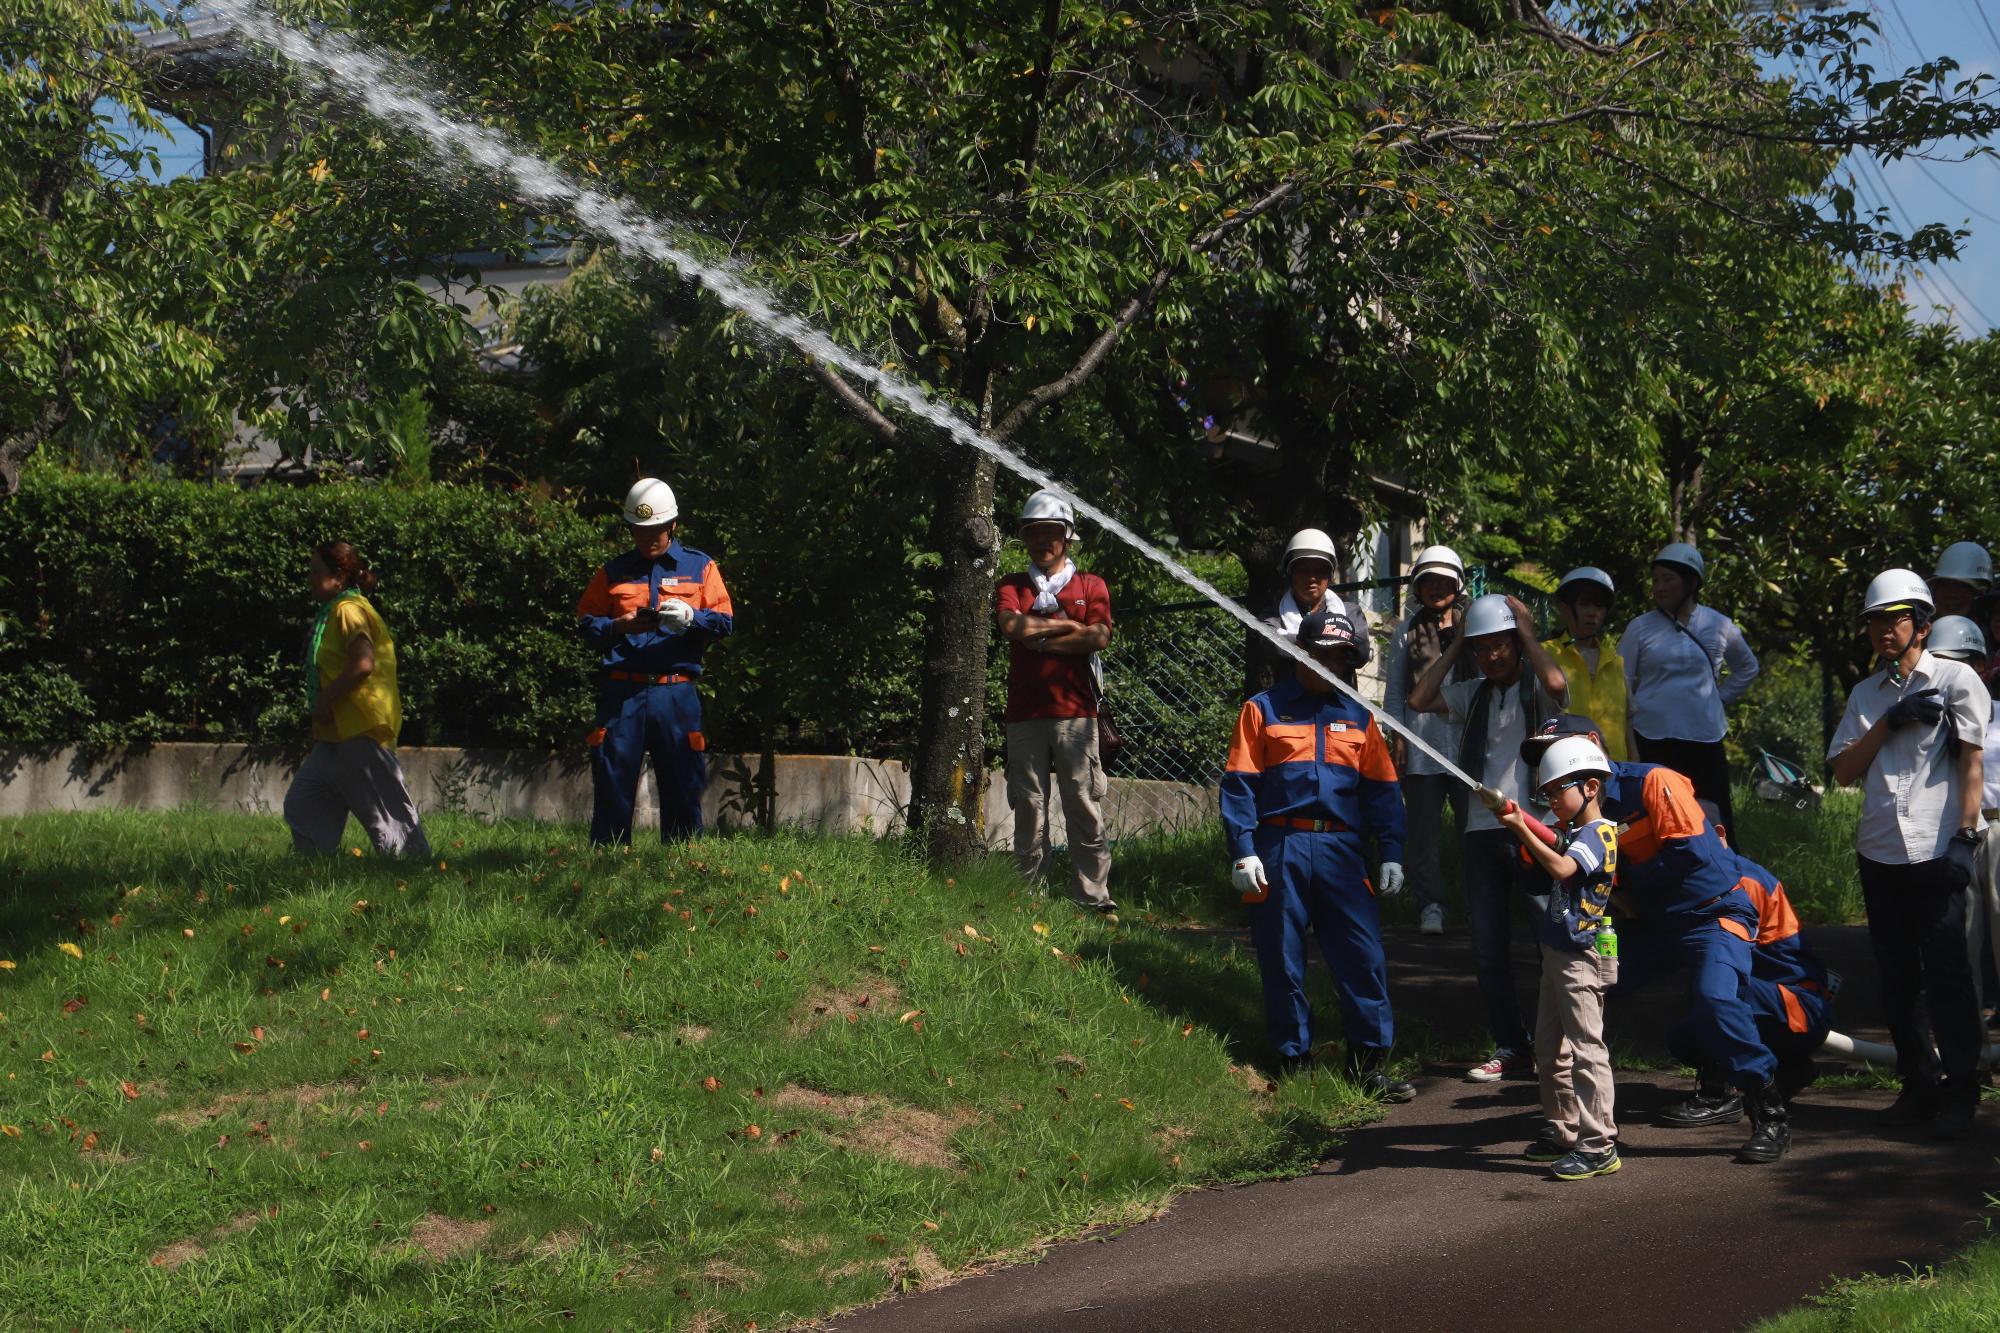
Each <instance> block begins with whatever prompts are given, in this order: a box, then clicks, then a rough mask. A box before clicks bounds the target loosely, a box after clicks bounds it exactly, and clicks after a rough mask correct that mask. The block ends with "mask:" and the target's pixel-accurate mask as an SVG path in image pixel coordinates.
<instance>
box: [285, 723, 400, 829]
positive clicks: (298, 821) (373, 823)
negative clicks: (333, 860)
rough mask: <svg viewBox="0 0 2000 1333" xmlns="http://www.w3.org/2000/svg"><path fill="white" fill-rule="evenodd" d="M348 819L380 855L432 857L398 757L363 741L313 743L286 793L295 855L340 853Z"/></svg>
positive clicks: (364, 739) (380, 747)
mask: <svg viewBox="0 0 2000 1333" xmlns="http://www.w3.org/2000/svg"><path fill="white" fill-rule="evenodd" d="M349 815H353V816H354V817H355V818H356V819H357V820H359V821H360V822H361V830H362V832H364V833H366V834H367V835H368V840H369V841H370V842H372V843H374V844H375V850H376V851H378V852H380V853H382V855H384V856H414V857H422V858H424V859H426V860H428V859H429V858H430V854H431V845H430V842H429V840H428V839H426V838H425V837H424V826H423V823H422V822H421V821H420V819H419V818H418V816H417V806H416V802H414V801H412V800H411V799H410V789H409V787H408V786H407V785H405V783H404V782H403V766H402V765H401V764H399V763H397V762H396V752H395V751H394V750H390V749H385V748H384V747H383V746H382V745H381V743H380V742H378V741H375V740H373V739H371V738H369V737H367V736H356V737H354V738H353V739H351V740H344V741H316V742H314V744H313V747H312V752H311V753H309V754H308V755H306V761H305V763H303V764H301V765H299V771H298V775H297V776H296V777H294V778H293V779H292V786H291V790H289V791H287V792H286V793H285V823H287V824H289V825H290V826H291V829H292V848H293V850H294V851H299V852H307V853H311V852H317V853H319V854H321V855H323V856H331V855H332V854H333V853H335V852H337V851H339V850H340V835H341V834H342V833H344V832H346V830H347V817H348V816H349Z"/></svg>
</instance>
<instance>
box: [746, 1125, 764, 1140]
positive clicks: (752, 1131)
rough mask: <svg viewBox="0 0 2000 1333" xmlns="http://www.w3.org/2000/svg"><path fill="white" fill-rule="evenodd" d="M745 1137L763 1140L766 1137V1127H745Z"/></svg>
mask: <svg viewBox="0 0 2000 1333" xmlns="http://www.w3.org/2000/svg"><path fill="white" fill-rule="evenodd" d="M743 1137H744V1138H746V1139H761V1138H763V1137H764V1127H763V1126H762V1125H745V1126H744V1127H743Z"/></svg>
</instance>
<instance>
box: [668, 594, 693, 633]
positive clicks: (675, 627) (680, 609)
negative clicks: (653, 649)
mask: <svg viewBox="0 0 2000 1333" xmlns="http://www.w3.org/2000/svg"><path fill="white" fill-rule="evenodd" d="M692 624H694V608H693V607H691V606H689V605H688V604H687V603H686V602H683V601H682V600H681V599H680V598H678V597H669V598H667V599H666V600H665V601H663V602H661V603H660V627H661V628H662V629H666V630H670V631H672V632H673V633H675V634H678V633H680V632H681V631H682V630H684V629H686V628H687V627H688V626H689V625H692Z"/></svg>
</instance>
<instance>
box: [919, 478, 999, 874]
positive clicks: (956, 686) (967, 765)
mask: <svg viewBox="0 0 2000 1333" xmlns="http://www.w3.org/2000/svg"><path fill="white" fill-rule="evenodd" d="M950 447H951V449H952V454H951V456H950V457H948V458H946V459H943V460H941V462H940V465H939V467H938V468H937V471H936V474H935V481H934V482H933V484H932V502H931V513H932V514H933V515H934V520H933V521H934V522H935V523H936V524H937V529H936V532H937V545H938V549H939V552H940V554H941V555H942V557H943V563H942V565H941V566H940V567H939V569H938V572H937V578H936V579H935V581H934V582H933V584H932V588H933V598H934V600H933V601H932V603H931V607H930V613H929V614H928V615H926V616H925V617H924V664H923V671H922V674H921V676H920V689H921V691H922V697H921V701H920V710H921V711H920V715H919V718H918V731H917V752H916V757H915V758H914V759H913V760H912V761H911V764H910V831H911V833H912V834H913V835H915V836H916V837H917V838H918V839H919V840H920V841H921V842H922V843H923V845H924V847H925V849H926V850H927V851H928V853H929V855H930V859H931V860H932V862H933V863H938V864H946V863H950V862H953V861H959V860H963V859H965V858H967V857H969V856H971V855H973V854H975V853H977V852H979V851H980V850H981V849H982V848H983V847H984V846H985V836H986V800H985V797H986V654H987V648H988V645H989V644H990V643H991V642H992V638H993V632H992V628H991V627H992V622H993V613H992V603H993V572H994V564H995V559H996V557H997V556H998V554H999V540H998V534H997V533H996V531H995V529H994V526H993V469H994V465H993V461H992V460H991V459H990V458H988V457H987V456H986V455H984V454H981V453H975V452H974V451H973V450H971V449H967V448H964V447H963V446H959V445H954V446H950Z"/></svg>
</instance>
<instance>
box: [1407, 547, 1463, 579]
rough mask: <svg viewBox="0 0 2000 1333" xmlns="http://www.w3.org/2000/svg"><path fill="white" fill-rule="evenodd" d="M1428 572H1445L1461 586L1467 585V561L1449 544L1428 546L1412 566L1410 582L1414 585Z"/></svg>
mask: <svg viewBox="0 0 2000 1333" xmlns="http://www.w3.org/2000/svg"><path fill="white" fill-rule="evenodd" d="M1426 574H1443V575H1444V576H1445V577H1446V578H1449V579H1450V580H1451V581H1452V582H1453V583H1455V584H1457V585H1458V586H1459V587H1460V588H1463V587H1464V586H1465V562H1464V561H1463V560H1461V559H1459V558H1458V552H1456V551H1454V550H1452V549H1451V548H1450V547H1449V546H1426V547H1425V548H1424V553H1423V554H1422V555H1420V556H1418V557H1417V563H1416V564H1414V565H1411V566H1410V583H1411V584H1412V585H1414V584H1415V583H1416V581H1417V580H1418V579H1420V578H1422V577H1423V576H1424V575H1426Z"/></svg>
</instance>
